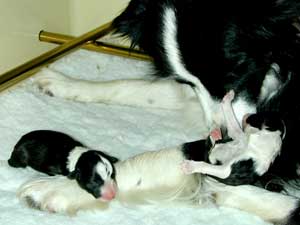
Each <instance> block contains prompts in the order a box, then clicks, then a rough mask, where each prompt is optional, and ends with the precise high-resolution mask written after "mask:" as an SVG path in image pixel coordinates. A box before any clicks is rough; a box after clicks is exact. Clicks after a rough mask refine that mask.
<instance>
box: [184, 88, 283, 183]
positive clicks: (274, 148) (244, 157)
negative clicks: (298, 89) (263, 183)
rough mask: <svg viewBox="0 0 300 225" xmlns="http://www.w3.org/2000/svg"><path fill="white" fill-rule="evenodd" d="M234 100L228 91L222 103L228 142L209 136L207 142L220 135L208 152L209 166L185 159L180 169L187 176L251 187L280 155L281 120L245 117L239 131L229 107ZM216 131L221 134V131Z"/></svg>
mask: <svg viewBox="0 0 300 225" xmlns="http://www.w3.org/2000/svg"><path fill="white" fill-rule="evenodd" d="M233 98H234V92H233V91H232V90H231V91H230V92H228V93H227V94H226V95H225V97H224V98H223V101H222V104H221V107H222V110H223V114H224V117H225V121H226V125H227V127H226V129H227V133H228V136H229V138H230V139H231V140H225V141H224V140H222V135H215V134H214V133H211V135H210V137H209V138H208V139H209V140H210V138H211V137H212V139H214V136H216V137H217V138H219V137H220V136H221V141H220V142H218V141H219V139H216V140H215V144H214V145H213V146H212V147H211V149H210V150H209V151H210V154H209V157H208V161H209V163H208V162H205V161H200V162H196V161H193V160H186V161H185V162H184V163H183V164H182V169H183V171H184V172H186V173H187V174H189V173H195V172H198V173H203V174H208V175H211V176H213V177H215V178H220V179H221V180H219V179H218V180H219V181H221V182H222V183H225V184H228V185H241V184H253V183H254V182H255V181H256V180H257V179H258V177H260V176H263V175H264V174H265V173H266V172H267V170H268V169H269V167H270V166H271V164H272V163H273V162H274V160H275V158H276V157H277V156H278V155H279V153H280V148H281V144H282V139H283V138H284V134H285V126H284V123H283V121H280V120H279V119H278V118H277V117H276V114H275V113H273V114H272V115H271V114H269V115H267V116H264V115H262V114H261V113H256V114H251V115H248V114H246V115H245V116H244V120H243V123H242V124H243V129H242V128H241V127H240V126H239V123H238V121H237V120H236V117H235V114H234V112H233V109H232V106H231V102H232V100H233ZM218 130H219V131H220V132H221V130H222V129H218ZM215 133H216V132H215ZM225 139H228V138H225Z"/></svg>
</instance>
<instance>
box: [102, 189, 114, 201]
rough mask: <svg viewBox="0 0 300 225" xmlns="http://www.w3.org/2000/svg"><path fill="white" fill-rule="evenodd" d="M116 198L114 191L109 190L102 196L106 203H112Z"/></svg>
mask: <svg viewBox="0 0 300 225" xmlns="http://www.w3.org/2000/svg"><path fill="white" fill-rule="evenodd" d="M115 196H116V192H115V191H114V190H109V191H107V192H105V193H103V194H102V195H101V199H103V200H105V201H111V200H112V199H114V198H115Z"/></svg>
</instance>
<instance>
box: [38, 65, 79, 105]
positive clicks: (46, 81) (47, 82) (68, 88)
mask: <svg viewBox="0 0 300 225" xmlns="http://www.w3.org/2000/svg"><path fill="white" fill-rule="evenodd" d="M74 83H76V80H74V79H72V78H68V77H66V76H64V75H62V74H61V73H59V72H56V71H53V70H50V69H47V68H44V69H42V70H41V71H40V72H39V73H37V79H36V81H35V84H36V86H37V87H38V89H39V90H40V91H41V92H43V93H44V94H47V95H49V96H55V97H60V98H66V99H71V98H73V97H74V96H73V94H72V92H73V90H72V89H73V85H74Z"/></svg>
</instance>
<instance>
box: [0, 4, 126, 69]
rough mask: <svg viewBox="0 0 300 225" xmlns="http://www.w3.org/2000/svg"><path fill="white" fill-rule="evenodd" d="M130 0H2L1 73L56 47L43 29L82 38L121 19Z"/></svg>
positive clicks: (0, 27)
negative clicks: (42, 39)
mask: <svg viewBox="0 0 300 225" xmlns="http://www.w3.org/2000/svg"><path fill="white" fill-rule="evenodd" d="M128 2H129V0H0V29H1V32H0V74H1V73H3V72H5V71H7V70H9V69H11V68H13V67H16V66H17V65H20V64H22V63H24V62H26V61H28V60H29V59H31V58H33V57H36V56H38V55H40V54H42V53H43V52H45V51H46V50H49V49H51V48H53V47H55V45H53V44H48V43H43V42H39V41H38V33H39V31H40V30H47V31H52V32H59V33H64V34H72V35H79V34H82V33H84V32H86V31H88V30H91V29H93V28H96V27H98V26H99V25H101V24H103V23H105V22H108V21H110V20H111V19H113V18H114V17H115V16H117V15H118V14H119V13H120V12H121V11H122V9H123V8H124V7H125V6H126V5H127V4H128Z"/></svg>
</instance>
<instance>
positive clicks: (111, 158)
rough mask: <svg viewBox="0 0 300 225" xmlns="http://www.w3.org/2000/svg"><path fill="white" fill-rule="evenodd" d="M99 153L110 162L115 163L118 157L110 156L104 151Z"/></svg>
mask: <svg viewBox="0 0 300 225" xmlns="http://www.w3.org/2000/svg"><path fill="white" fill-rule="evenodd" d="M100 155H102V156H103V157H105V158H106V159H107V160H108V161H110V162H111V163H116V162H118V161H119V159H118V158H116V157H114V156H111V155H108V154H106V153H105V152H100Z"/></svg>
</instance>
